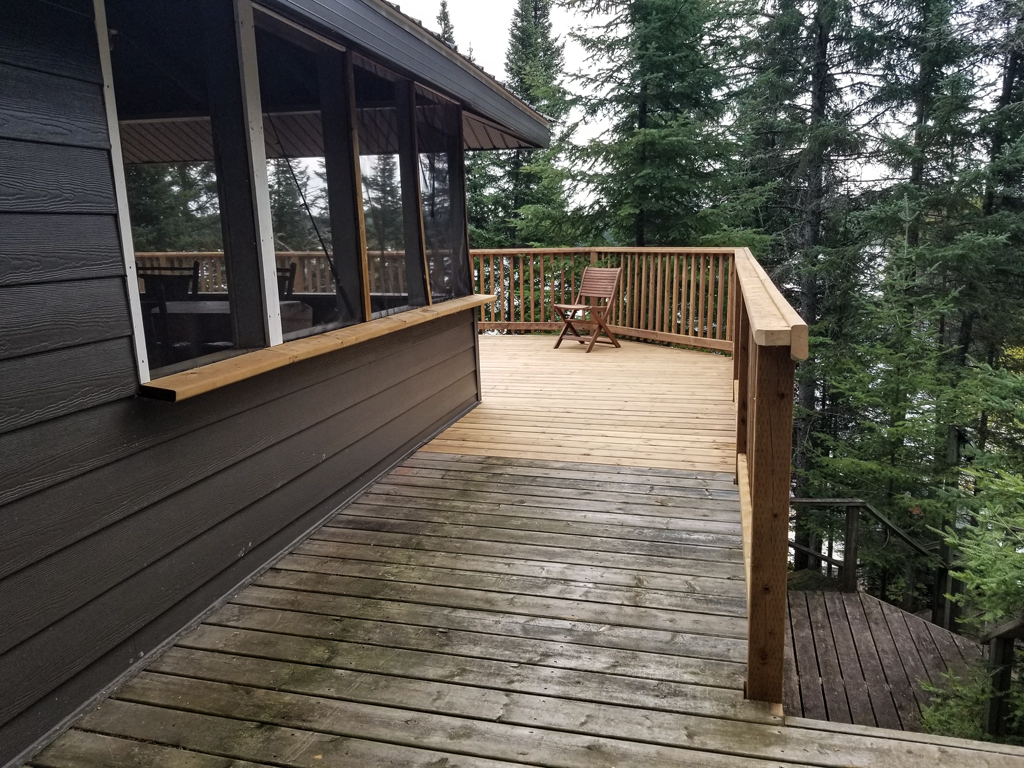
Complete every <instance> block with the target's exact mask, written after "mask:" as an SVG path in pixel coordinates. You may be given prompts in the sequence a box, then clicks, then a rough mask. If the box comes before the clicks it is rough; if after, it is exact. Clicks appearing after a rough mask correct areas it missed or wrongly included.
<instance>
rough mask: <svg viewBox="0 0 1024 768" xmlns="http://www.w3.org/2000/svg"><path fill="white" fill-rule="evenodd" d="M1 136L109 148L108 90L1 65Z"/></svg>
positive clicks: (55, 76) (99, 86)
mask: <svg viewBox="0 0 1024 768" xmlns="http://www.w3.org/2000/svg"><path fill="white" fill-rule="evenodd" d="M0 88H2V89H3V93H4V109H3V111H2V112H0V139H21V140H23V141H32V142H41V143H45V144H60V145H65V146H72V147H93V148H95V149H109V147H110V137H109V135H108V134H107V121H106V117H105V114H104V111H103V88H102V86H101V85H98V84H96V83H86V82H82V81H81V80H71V79H69V78H66V77H60V76H58V75H51V74H47V73H44V72H36V71H33V70H30V69H23V68H22V67H16V66H11V65H10V64H0Z"/></svg>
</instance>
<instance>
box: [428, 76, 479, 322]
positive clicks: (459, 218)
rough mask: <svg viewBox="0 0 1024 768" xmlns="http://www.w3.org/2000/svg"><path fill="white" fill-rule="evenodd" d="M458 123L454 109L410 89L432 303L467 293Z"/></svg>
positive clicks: (442, 100) (461, 168) (456, 112)
mask: <svg viewBox="0 0 1024 768" xmlns="http://www.w3.org/2000/svg"><path fill="white" fill-rule="evenodd" d="M460 123H461V115H460V114H459V107H458V105H457V104H454V103H452V102H449V101H447V100H445V99H443V98H441V97H440V96H436V95H434V94H431V93H430V92H428V91H426V90H425V89H423V88H417V89H416V138H417V150H418V153H419V172H420V200H421V204H422V208H423V212H422V213H423V240H424V247H425V249H426V263H427V273H428V275H429V278H430V279H429V283H430V293H431V296H432V297H433V301H434V302H440V301H446V300H448V299H453V298H455V297H457V296H467V295H469V294H470V293H472V290H471V281H470V276H469V270H468V265H469V244H468V242H467V239H466V216H465V206H466V196H465V186H464V184H465V173H464V169H463V167H462V157H463V155H462V135H461V131H460Z"/></svg>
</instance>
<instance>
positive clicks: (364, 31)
mask: <svg viewBox="0 0 1024 768" xmlns="http://www.w3.org/2000/svg"><path fill="white" fill-rule="evenodd" d="M258 3H259V4H260V5H263V6H265V7H267V8H270V9H272V10H275V11H278V12H280V13H283V14H285V15H287V16H289V17H291V18H292V19H294V20H295V21H301V22H305V23H306V24H311V25H312V27H313V29H314V30H315V31H318V32H320V33H321V34H325V33H326V35H327V36H328V37H330V38H332V39H336V40H337V41H338V42H339V43H341V44H343V45H348V46H351V47H352V48H353V49H355V50H358V51H360V52H361V53H364V54H366V55H367V56H369V57H371V58H374V59H377V60H378V61H380V63H381V64H385V65H387V66H389V67H391V68H393V69H395V70H396V71H399V72H401V73H402V74H403V75H405V76H407V77H410V78H413V79H415V80H417V81H419V82H422V83H423V84H425V85H428V86H430V87H431V88H434V89H436V90H437V91H439V92H441V93H444V94H446V95H448V96H450V97H452V98H453V99H455V100H456V101H459V102H460V103H461V104H462V105H463V106H464V107H465V108H466V109H468V110H469V111H471V112H476V113H478V114H480V115H481V116H483V117H486V118H488V119H490V120H491V121H493V122H495V123H497V124H498V125H500V126H501V127H502V128H503V129H505V130H506V131H508V132H509V133H511V134H512V135H514V136H516V137H517V138H519V139H521V140H522V141H524V142H525V143H526V144H527V145H529V146H534V147H547V146H548V145H549V143H550V140H551V132H550V124H549V123H548V121H547V120H546V119H545V118H544V117H543V116H542V115H541V114H540V113H538V112H535V111H534V110H533V109H531V108H530V107H529V106H527V105H526V104H525V103H523V102H522V101H520V100H519V99H517V98H516V97H515V96H513V95H512V94H511V93H509V92H508V91H507V90H506V89H505V88H504V87H503V86H502V85H501V84H500V83H499V82H498V81H497V80H495V79H494V78H493V77H491V76H490V75H488V74H487V73H486V72H484V71H483V70H482V69H480V68H479V67H477V66H476V65H475V64H473V63H472V62H470V61H469V60H467V59H465V58H464V57H463V56H461V55H460V54H459V53H457V52H456V51H454V50H452V49H451V48H450V47H449V46H448V45H447V44H445V43H444V42H443V41H441V40H440V39H438V38H436V37H434V35H432V34H431V33H430V32H428V31H427V30H425V29H424V28H423V27H422V26H420V25H419V24H418V23H417V22H415V21H413V20H412V19H411V18H409V17H408V16H406V15H405V14H403V13H401V12H400V11H398V10H396V9H394V8H392V7H391V6H390V5H388V4H387V3H385V2H381V0H258Z"/></svg>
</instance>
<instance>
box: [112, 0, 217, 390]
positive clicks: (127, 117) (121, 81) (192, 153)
mask: <svg viewBox="0 0 1024 768" xmlns="http://www.w3.org/2000/svg"><path fill="white" fill-rule="evenodd" d="M153 10H154V11H155V9H153ZM108 15H109V20H110V21H109V24H110V28H111V30H112V31H113V32H112V34H111V40H112V45H111V65H112V69H113V78H114V85H115V93H116V96H117V111H118V120H119V122H120V125H121V138H122V153H123V161H124V166H125V182H126V192H127V198H128V208H129V214H130V220H131V223H132V239H133V241H134V248H135V264H136V270H137V275H138V283H139V294H140V299H141V302H140V303H141V310H142V325H143V328H142V330H143V333H144V335H145V340H146V350H147V354H148V356H149V362H150V368H151V369H155V372H156V375H160V374H161V373H164V372H173V371H174V370H176V369H178V368H181V367H188V366H189V365H193V364H195V363H194V362H193V361H196V360H211V359H217V358H219V357H223V356H225V355H226V354H231V353H232V352H234V351H235V349H236V341H235V337H234V334H233V332H232V323H231V319H232V318H231V284H232V281H231V280H230V277H229V275H228V271H227V270H226V268H225V260H224V258H223V255H222V253H221V252H222V251H223V242H224V238H223V231H222V221H221V201H220V196H221V184H220V181H221V179H220V174H219V173H218V168H217V164H216V163H215V162H214V147H213V138H212V135H211V129H210V104H209V96H208V88H207V80H206V72H205V68H204V67H202V66H196V63H195V61H194V59H195V56H194V53H189V52H187V51H186V50H185V49H184V48H181V47H177V48H175V47H168V46H166V45H165V44H164V40H165V39H166V37H167V36H168V35H169V34H176V35H182V36H185V35H188V36H197V37H198V39H202V33H201V31H200V30H199V29H197V28H195V23H196V20H195V19H194V18H190V17H189V16H187V15H185V14H182V13H175V12H171V11H169V10H168V9H166V8H162V9H160V11H159V13H156V12H151V11H150V10H149V9H147V11H146V12H145V13H142V12H140V11H139V10H138V9H136V8H134V7H133V6H132V4H130V3H126V2H110V3H109V4H108ZM173 114H177V115H188V118H187V119H179V120H173V121H172V120H168V119H167V116H168V115H173Z"/></svg>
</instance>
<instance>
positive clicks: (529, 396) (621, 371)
mask: <svg viewBox="0 0 1024 768" xmlns="http://www.w3.org/2000/svg"><path fill="white" fill-rule="evenodd" d="M553 343H554V338H553V337H543V336H503V337H495V336H486V335H485V336H482V337H481V338H480V355H481V359H482V366H481V369H482V371H483V381H482V384H483V390H484V397H483V403H482V404H481V405H480V407H479V408H477V409H476V410H475V411H474V412H473V413H472V414H470V416H469V417H468V418H466V419H463V420H462V421H460V422H459V423H458V424H456V425H454V426H453V427H452V428H451V429H450V430H449V431H448V432H446V433H445V434H444V435H442V436H441V437H440V438H439V439H437V440H435V441H433V442H432V443H431V444H430V445H429V446H428V447H427V450H428V451H434V452H440V453H457V454H462V455H477V456H482V457H487V456H490V457H501V458H512V459H537V460H542V461H543V460H548V461H558V460H564V461H573V462H582V463H592V464H604V465H609V464H611V465H621V466H625V467H653V468H658V467H662V468H666V469H672V470H697V471H710V472H732V471H733V469H734V467H735V458H734V445H735V440H734V437H733V434H732V429H733V423H734V419H735V415H734V414H735V411H734V407H733V403H732V381H731V378H732V377H731V367H732V366H731V365H730V363H729V360H728V358H726V357H718V356H715V355H709V354H705V353H701V352H690V351H684V350H675V349H665V348H661V347H656V346H654V345H650V344H639V343H635V342H624V343H623V346H622V348H621V349H614V348H612V347H602V346H598V347H595V349H594V351H593V352H592V353H590V354H589V355H588V354H586V353H585V351H584V349H583V348H582V347H581V346H580V345H579V344H575V343H570V344H568V345H566V344H563V345H562V347H561V348H560V349H552V348H551V347H552V345H553Z"/></svg>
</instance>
